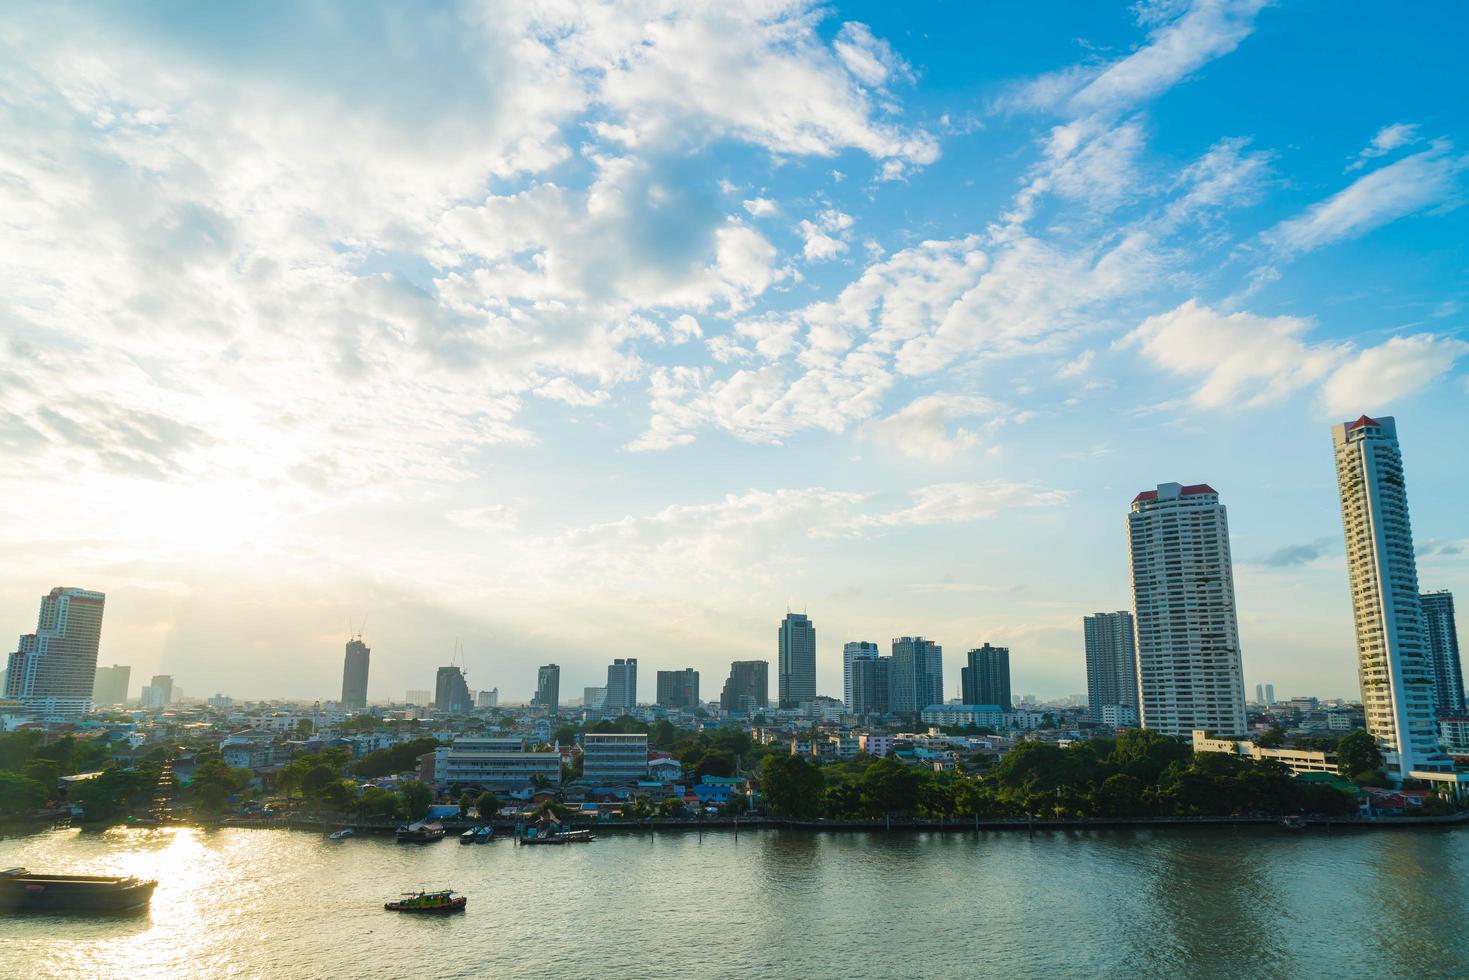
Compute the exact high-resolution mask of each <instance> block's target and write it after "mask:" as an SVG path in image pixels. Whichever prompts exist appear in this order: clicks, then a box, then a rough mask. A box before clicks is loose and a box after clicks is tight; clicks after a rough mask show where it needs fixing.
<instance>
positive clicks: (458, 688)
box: [434, 666, 474, 715]
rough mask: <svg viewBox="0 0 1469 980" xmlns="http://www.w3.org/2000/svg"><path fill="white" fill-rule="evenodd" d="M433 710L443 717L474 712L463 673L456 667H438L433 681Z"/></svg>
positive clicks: (472, 701)
mask: <svg viewBox="0 0 1469 980" xmlns="http://www.w3.org/2000/svg"><path fill="white" fill-rule="evenodd" d="M434 710H435V711H437V712H439V713H440V714H445V715H467V714H469V713H470V712H472V711H473V710H474V700H473V699H472V698H471V697H470V696H469V685H468V684H467V683H465V680H464V671H463V670H461V669H460V668H458V667H453V666H450V667H440V668H439V673H438V677H437V678H435V681H434Z"/></svg>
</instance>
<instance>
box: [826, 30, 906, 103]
mask: <svg viewBox="0 0 1469 980" xmlns="http://www.w3.org/2000/svg"><path fill="white" fill-rule="evenodd" d="M832 47H833V48H834V49H835V50H836V53H837V57H838V58H840V59H841V60H842V64H843V65H845V66H846V69H847V71H849V72H851V73H852V74H853V75H855V76H856V77H857V79H858V81H860V82H861V83H862V84H863V85H866V86H867V87H869V88H874V89H881V88H883V87H884V86H885V85H887V83H888V81H889V80H891V79H893V78H898V79H902V80H905V81H908V80H911V79H912V77H913V75H912V70H911V69H910V68H909V67H908V64H907V62H905V61H903V59H902V58H900V57H898V55H897V54H896V53H895V52H894V51H893V49H892V46H891V45H889V44H888V42H887V41H884V40H883V39H882V38H879V37H874V36H873V33H872V29H871V28H869V27H868V26H867V25H866V24H858V23H855V22H848V23H846V24H843V25H842V29H841V30H840V31H838V32H837V38H836V41H834V42H833V43H832Z"/></svg>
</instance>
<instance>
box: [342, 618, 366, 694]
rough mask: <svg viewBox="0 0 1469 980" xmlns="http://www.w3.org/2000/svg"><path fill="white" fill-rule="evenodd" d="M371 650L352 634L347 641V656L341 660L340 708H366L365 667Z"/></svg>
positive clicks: (358, 637) (359, 637)
mask: <svg viewBox="0 0 1469 980" xmlns="http://www.w3.org/2000/svg"><path fill="white" fill-rule="evenodd" d="M371 658H372V651H371V650H369V649H368V648H367V644H366V643H363V642H362V637H361V636H360V635H359V636H354V637H352V639H350V640H348V641H347V656H346V659H344V660H343V661H342V708H343V709H344V710H346V711H365V710H366V709H367V667H368V663H369V661H370V660H371Z"/></svg>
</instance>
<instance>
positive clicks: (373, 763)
mask: <svg viewBox="0 0 1469 980" xmlns="http://www.w3.org/2000/svg"><path fill="white" fill-rule="evenodd" d="M415 720H416V719H415ZM438 745H439V743H438V740H437V739H433V738H415V739H412V740H410V741H407V742H400V743H399V744H397V745H394V746H392V747H391V748H386V749H379V750H378V751H376V752H369V753H367V754H366V755H364V756H363V757H362V758H360V759H358V760H357V762H356V763H355V764H354V765H353V766H352V773H353V774H354V775H357V776H361V777H362V778H364V779H377V778H379V777H381V776H391V775H393V774H395V773H400V772H407V771H409V770H412V769H417V768H418V757H419V756H421V755H423V754H424V753H425V752H432V751H433V750H434V749H436V748H438Z"/></svg>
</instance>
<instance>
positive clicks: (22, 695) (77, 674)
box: [4, 587, 107, 719]
mask: <svg viewBox="0 0 1469 980" xmlns="http://www.w3.org/2000/svg"><path fill="white" fill-rule="evenodd" d="M106 601H107V597H106V596H105V595H103V594H102V593H101V592H89V591H88V590H86V589H69V588H62V587H57V588H54V589H52V590H51V591H50V592H49V593H47V594H46V595H44V596H42V597H41V614H40V615H39V616H38V617H37V618H36V631H35V632H34V633H27V634H25V635H24V636H22V637H21V638H20V644H19V646H18V648H17V649H16V651H15V652H14V653H12V654H11V655H10V657H9V658H8V661H7V665H6V666H7V669H6V672H5V691H4V695H5V697H8V698H11V699H13V700H16V701H19V702H21V704H22V705H24V706H25V707H26V708H27V709H28V710H30V711H34V712H36V713H38V714H41V715H44V716H46V717H54V718H61V719H75V718H80V717H81V716H82V715H84V714H86V713H87V712H88V711H89V710H90V709H91V707H92V686H93V685H94V684H95V683H96V681H97V647H98V646H99V645H100V643H101V641H102V607H103V605H104V604H105V603H106Z"/></svg>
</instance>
